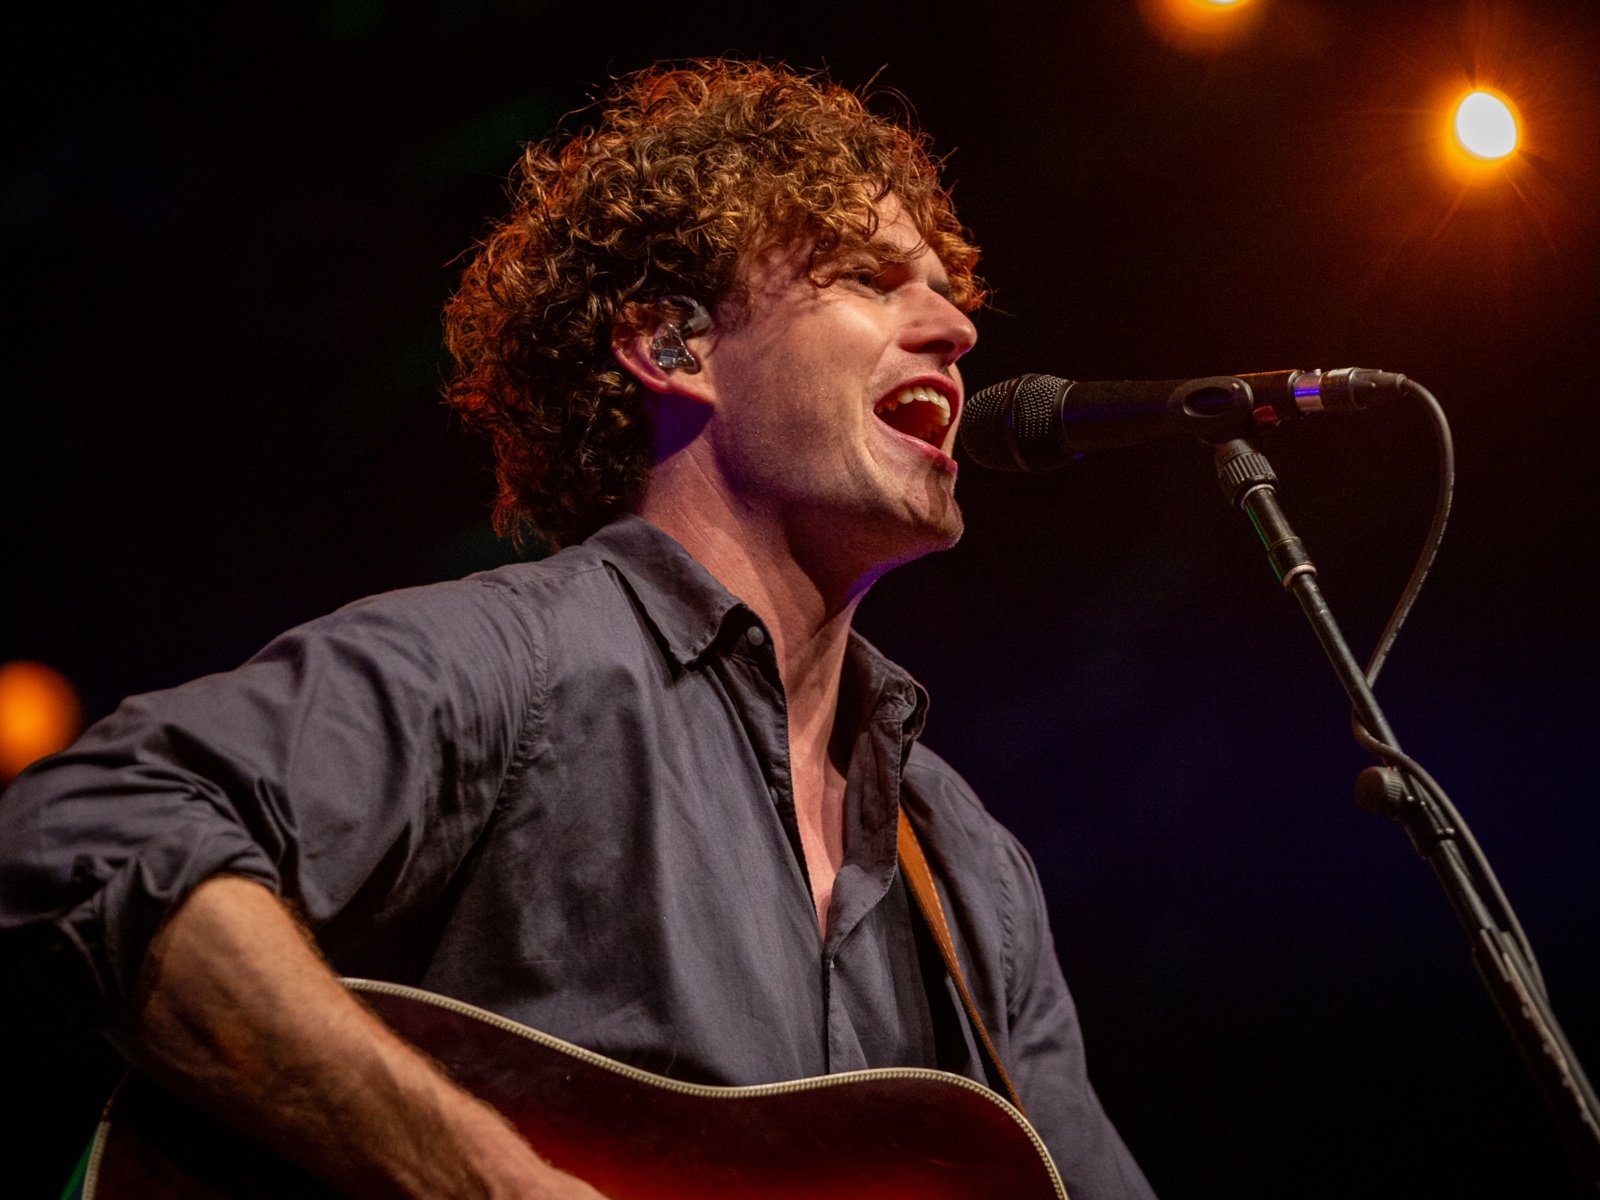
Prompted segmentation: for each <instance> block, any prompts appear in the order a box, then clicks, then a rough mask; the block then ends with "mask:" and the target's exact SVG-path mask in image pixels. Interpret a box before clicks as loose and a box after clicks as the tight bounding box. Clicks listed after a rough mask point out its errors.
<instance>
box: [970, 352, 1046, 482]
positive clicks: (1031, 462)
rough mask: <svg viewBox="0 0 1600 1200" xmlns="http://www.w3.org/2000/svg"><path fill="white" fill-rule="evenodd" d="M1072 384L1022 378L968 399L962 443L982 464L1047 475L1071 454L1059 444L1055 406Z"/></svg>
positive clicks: (1035, 378) (975, 459)
mask: <svg viewBox="0 0 1600 1200" xmlns="http://www.w3.org/2000/svg"><path fill="white" fill-rule="evenodd" d="M1070 383H1071V381H1070V380H1066V379H1058V378H1056V377H1055V376H1054V375H1023V376H1021V377H1020V378H1018V379H1008V380H1006V382H1004V383H997V384H995V385H994V386H993V387H986V388H984V389H983V390H982V391H980V392H978V393H976V394H975V395H973V396H970V397H968V399H967V406H966V409H965V410H964V412H963V413H962V417H961V444H962V446H964V447H965V448H966V451H967V453H968V454H969V455H971V456H972V459H973V461H974V462H976V463H977V464H978V465H979V466H983V467H989V468H991V469H993V470H1000V471H1048V470H1051V469H1053V468H1055V467H1059V466H1063V465H1065V464H1066V463H1068V462H1070V461H1071V459H1072V455H1071V454H1069V453H1067V452H1066V451H1064V450H1062V449H1061V446H1060V444H1059V443H1058V442H1057V441H1056V436H1055V428H1056V423H1057V413H1056V410H1057V405H1058V401H1059V398H1060V396H1061V393H1062V391H1063V390H1064V389H1065V388H1067V387H1068V386H1070Z"/></svg>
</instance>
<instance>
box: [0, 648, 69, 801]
mask: <svg viewBox="0 0 1600 1200" xmlns="http://www.w3.org/2000/svg"><path fill="white" fill-rule="evenodd" d="M80 713H81V710H80V708H79V706H78V694H77V693H76V692H75V691H73V690H72V685H71V684H70V683H68V682H67V680H66V677H65V676H63V675H62V674H61V672H59V671H55V670H52V669H51V668H49V667H47V666H45V665H44V664H43V663H36V662H10V663H7V664H6V665H5V666H3V667H0V780H7V779H15V778H16V777H17V776H18V775H20V774H21V773H22V769H23V768H24V767H26V766H27V765H28V764H29V763H31V762H34V761H36V760H37V759H41V758H43V757H44V756H45V755H47V754H54V753H56V751H58V750H65V749H66V748H67V747H68V746H69V745H71V744H72V739H73V738H75V737H77V736H78V722H79V719H80Z"/></svg>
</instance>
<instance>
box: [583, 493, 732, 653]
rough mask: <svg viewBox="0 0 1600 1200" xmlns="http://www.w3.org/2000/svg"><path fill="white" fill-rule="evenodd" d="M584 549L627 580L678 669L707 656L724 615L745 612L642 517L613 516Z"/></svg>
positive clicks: (725, 616)
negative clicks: (589, 549) (588, 549)
mask: <svg viewBox="0 0 1600 1200" xmlns="http://www.w3.org/2000/svg"><path fill="white" fill-rule="evenodd" d="M588 544H589V545H590V546H591V547H593V548H594V549H596V550H598V551H599V552H600V557H601V559H602V560H603V561H605V562H607V563H609V564H610V565H611V566H612V567H614V568H616V570H617V572H618V573H619V574H620V575H621V576H622V577H623V579H625V580H626V581H627V583H628V586H629V587H630V588H631V589H632V590H633V594H634V596H635V597H636V598H637V599H638V601H639V604H640V606H641V607H642V608H643V609H644V611H645V615H646V616H647V617H648V618H649V619H650V623H651V624H652V625H654V626H655V629H656V633H657V634H658V635H659V636H660V638H661V640H662V642H663V643H664V644H665V646H666V648H667V652H668V653H669V654H671V655H672V657H673V659H674V660H675V661H676V662H677V663H678V665H679V666H688V665H689V664H690V663H692V662H693V661H694V660H695V659H697V658H699V657H700V656H701V655H702V654H704V653H705V652H706V648H707V647H709V646H710V645H711V643H712V642H714V641H716V639H717V635H718V634H719V633H721V632H722V626H723V623H724V622H725V621H726V620H727V618H728V614H729V613H731V612H733V611H735V610H738V611H739V612H741V613H746V614H748V613H749V612H750V610H749V609H748V608H747V607H746V606H745V604H744V602H743V601H742V600H740V599H739V598H738V597H737V596H735V595H734V594H733V593H732V592H730V591H729V590H728V589H727V588H725V587H723V586H722V585H721V584H720V583H718V582H717V580H716V578H715V577H714V576H713V575H712V574H711V572H710V571H708V570H706V569H705V568H704V567H702V566H701V565H700V564H699V563H698V562H696V561H695V560H694V558H693V557H692V556H691V555H690V554H689V552H688V551H687V550H685V549H684V548H683V547H682V546H681V545H679V544H678V541H677V539H675V538H674V537H672V535H671V534H669V533H667V532H666V531H665V530H663V529H661V528H659V527H658V526H655V525H652V524H651V523H650V522H649V521H646V520H645V519H644V518H643V517H639V516H634V515H632V514H628V515H626V516H622V517H618V518H617V519H616V520H615V521H613V522H611V524H609V525H607V526H606V527H605V528H604V529H602V530H600V532H598V533H596V534H594V535H593V536H592V537H591V538H589V541H588Z"/></svg>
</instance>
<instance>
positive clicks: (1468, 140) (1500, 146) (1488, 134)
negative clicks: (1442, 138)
mask: <svg viewBox="0 0 1600 1200" xmlns="http://www.w3.org/2000/svg"><path fill="white" fill-rule="evenodd" d="M1451 127H1452V129H1453V130H1454V131H1455V137H1456V144H1457V145H1458V146H1460V147H1461V148H1462V149H1463V150H1465V151H1466V152H1467V153H1468V154H1470V155H1472V156H1473V157H1474V158H1481V159H1483V160H1484V161H1485V162H1497V161H1499V160H1500V159H1502V158H1506V157H1508V156H1509V155H1510V154H1511V152H1512V151H1513V150H1515V149H1516V148H1517V142H1518V140H1519V139H1518V133H1519V130H1518V128H1517V116H1516V114H1515V113H1514V112H1512V111H1511V105H1510V104H1509V103H1508V102H1507V101H1506V99H1505V98H1504V97H1503V96H1497V95H1495V93H1493V92H1490V91H1485V90H1483V89H1481V88H1480V89H1478V90H1476V91H1471V92H1468V93H1467V94H1466V95H1465V96H1463V97H1462V98H1461V103H1459V104H1457V105H1456V111H1455V117H1454V118H1453V120H1452V121H1451Z"/></svg>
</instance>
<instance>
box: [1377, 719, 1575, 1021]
mask: <svg viewBox="0 0 1600 1200" xmlns="http://www.w3.org/2000/svg"><path fill="white" fill-rule="evenodd" d="M1351 724H1352V726H1353V727H1354V729H1355V735H1356V741H1358V742H1360V743H1361V745H1362V746H1363V747H1365V748H1366V749H1367V750H1369V751H1371V752H1372V753H1373V754H1375V755H1377V756H1378V757H1379V758H1380V759H1382V760H1383V761H1384V762H1385V763H1387V764H1388V765H1389V766H1391V767H1394V768H1396V769H1398V770H1399V771H1400V773H1401V774H1403V775H1404V776H1405V777H1406V778H1407V779H1408V780H1410V781H1411V782H1412V783H1413V784H1415V785H1417V786H1419V787H1421V788H1422V789H1424V790H1426V791H1427V793H1428V795H1429V796H1431V797H1432V798H1433V800H1434V802H1435V803H1436V804H1438V806H1439V807H1440V808H1441V809H1443V810H1444V815H1445V818H1446V820H1447V821H1448V822H1449V824H1450V826H1451V828H1452V829H1454V830H1455V834H1456V837H1457V838H1458V839H1459V840H1460V842H1461V844H1462V845H1463V846H1465V847H1466V850H1467V856H1468V857H1467V861H1468V862H1469V863H1470V864H1471V865H1472V866H1473V868H1474V869H1475V870H1476V872H1477V874H1478V876H1479V878H1480V879H1482V881H1483V883H1484V885H1485V887H1487V888H1488V890H1489V895H1490V896H1491V897H1493V899H1494V903H1495V907H1497V908H1498V909H1499V910H1500V915H1501V917H1502V918H1503V919H1504V921H1505V923H1506V925H1507V926H1508V927H1509V928H1508V931H1509V932H1510V934H1511V936H1512V937H1514V938H1515V939H1516V941H1517V949H1518V950H1520V951H1522V957H1523V959H1524V960H1526V962H1527V964H1528V972H1529V974H1530V975H1531V976H1532V978H1533V982H1534V984H1535V986H1537V988H1538V989H1539V994H1540V998H1541V999H1543V1000H1544V1001H1545V1003H1547V1004H1548V1003H1549V993H1548V990H1547V989H1546V988H1545V983H1544V973H1543V972H1542V971H1540V970H1539V960H1538V959H1536V958H1535V957H1534V955H1533V946H1532V944H1530V943H1529V941H1528V935H1527V933H1526V932H1525V931H1524V930H1523V928H1522V922H1521V921H1520V920H1518V919H1517V913H1516V910H1515V909H1513V908H1512V907H1511V901H1510V900H1509V899H1508V898H1507V897H1506V893H1505V890H1504V889H1503V888H1502V887H1501V886H1500V879H1499V877H1498V876H1496V875H1495V873H1494V868H1493V867H1491V866H1490V865H1489V859H1488V856H1486V855H1485V854H1484V852H1483V848H1482V847H1481V846H1479V845H1478V839H1477V838H1476V837H1474V836H1473V833H1472V828H1471V827H1470V826H1469V825H1468V824H1467V822H1466V820H1465V818H1463V817H1462V815H1461V810H1460V809H1458V808H1456V806H1455V804H1454V802H1453V801H1451V799H1450V797H1449V796H1448V795H1446V794H1445V790H1444V788H1442V787H1440V786H1439V781H1438V780H1436V779H1435V778H1434V777H1433V776H1432V775H1430V774H1428V772H1427V771H1426V770H1424V769H1423V767H1422V764H1421V763H1419V762H1417V760H1416V759H1414V758H1412V757H1411V756H1410V755H1409V754H1406V753H1404V752H1403V751H1400V750H1397V749H1395V748H1394V747H1393V746H1390V745H1386V744H1385V743H1383V742H1380V741H1379V740H1378V739H1377V738H1375V737H1373V736H1372V734H1370V733H1368V732H1367V729H1366V727H1365V726H1364V725H1362V724H1361V722H1360V721H1353V722H1351Z"/></svg>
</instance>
